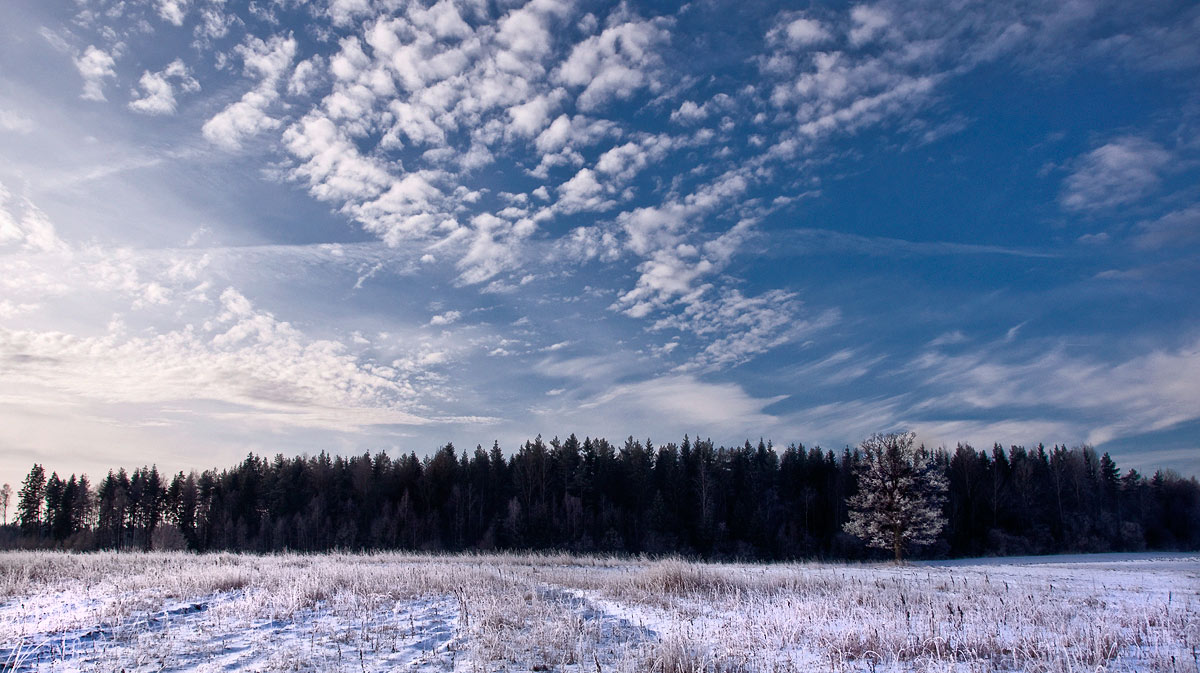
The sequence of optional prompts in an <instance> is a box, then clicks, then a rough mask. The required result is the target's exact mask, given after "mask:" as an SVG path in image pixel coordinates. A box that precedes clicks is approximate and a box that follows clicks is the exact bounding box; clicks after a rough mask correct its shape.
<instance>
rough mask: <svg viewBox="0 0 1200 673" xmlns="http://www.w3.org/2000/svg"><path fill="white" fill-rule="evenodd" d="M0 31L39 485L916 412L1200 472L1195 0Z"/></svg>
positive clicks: (183, 7) (508, 11)
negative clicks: (140, 472)
mask: <svg viewBox="0 0 1200 673" xmlns="http://www.w3.org/2000/svg"><path fill="white" fill-rule="evenodd" d="M0 26H3V28H0V31H2V33H3V34H2V36H0V156H2V157H3V159H4V160H3V162H0V186H2V188H0V366H2V367H3V369H2V370H0V371H2V372H3V375H2V376H0V417H2V418H3V419H4V422H3V423H2V424H0V448H2V449H3V451H0V478H3V479H4V480H5V481H10V482H13V483H15V482H16V481H17V480H19V479H20V477H21V475H22V474H23V473H24V472H25V471H26V470H27V469H28V466H29V465H30V464H31V463H32V462H34V461H38V462H42V463H44V464H46V465H47V467H48V468H49V469H54V470H59V471H61V472H71V471H88V472H90V473H92V474H93V475H95V474H97V473H99V472H100V471H102V470H106V469H107V468H108V467H110V466H114V465H139V464H142V463H150V462H155V463H157V464H159V466H160V467H162V468H164V469H167V470H172V471H173V470H176V469H189V468H192V467H199V468H203V467H208V466H215V465H225V464H230V463H232V462H234V461H237V460H238V459H240V458H241V457H242V456H244V455H245V453H246V452H247V451H255V452H260V453H267V454H273V453H276V452H285V453H302V452H309V453H312V452H316V451H319V450H321V449H328V450H332V451H337V452H342V453H349V452H362V451H372V452H374V451H377V450H388V451H391V452H393V453H396V452H401V451H404V452H407V451H410V450H415V451H417V452H419V453H426V452H428V451H430V450H431V449H433V448H435V447H436V446H438V445H440V444H442V443H444V442H446V441H453V442H455V444H456V445H458V446H460V447H474V446H475V445H476V444H483V445H485V446H488V445H490V444H491V442H492V441H493V440H499V441H500V442H501V445H502V446H503V447H505V448H507V449H512V448H514V447H515V445H516V443H517V442H518V441H520V440H524V439H525V438H528V437H532V436H533V435H536V434H539V433H541V434H543V435H545V436H547V437H551V436H555V435H560V436H565V435H566V434H568V433H570V432H576V433H578V434H579V435H581V436H582V435H592V436H596V435H602V436H606V437H609V438H610V439H619V438H622V437H625V436H627V435H629V434H634V435H637V436H639V437H650V438H652V439H653V440H654V441H655V442H656V443H663V442H667V441H678V440H679V439H681V438H682V436H683V435H684V433H688V434H691V435H693V436H695V435H702V436H706V437H711V438H713V439H714V440H715V441H717V442H721V443H732V442H741V441H743V440H744V439H746V438H747V437H749V438H750V439H752V440H756V439H757V438H758V437H760V436H762V437H767V438H771V439H773V440H774V441H775V442H776V444H787V443H790V442H803V443H805V444H806V445H813V444H820V445H822V446H825V447H829V448H840V447H842V446H845V445H847V444H856V443H857V442H858V441H860V440H861V439H862V438H863V437H864V436H866V435H868V434H870V433H871V432H876V431H887V430H897V429H912V430H915V431H916V432H917V433H918V435H919V437H920V438H921V439H922V440H923V441H924V442H926V443H927V444H933V445H949V446H953V445H954V444H955V443H956V442H960V441H963V442H971V443H973V444H974V445H976V446H980V447H990V446H991V445H992V444H993V443H995V442H1000V443H1002V444H1004V445H1005V446H1008V445H1010V444H1024V445H1036V444H1037V443H1038V442H1045V443H1047V444H1052V443H1067V444H1071V445H1077V444H1081V443H1085V442H1087V443H1091V444H1093V445H1095V446H1097V447H1098V448H1099V449H1100V450H1109V451H1111V452H1112V453H1113V455H1114V456H1115V457H1116V458H1117V460H1118V462H1119V463H1120V464H1121V465H1122V466H1123V467H1126V468H1128V467H1137V468H1139V469H1143V470H1144V469H1147V468H1155V467H1160V466H1161V467H1170V468H1173V469H1176V470H1179V471H1180V472H1182V473H1184V474H1197V473H1200V445H1197V437H1198V436H1200V434H1198V433H1197V430H1198V429H1200V304H1198V302H1197V300H1196V297H1195V296H1196V289H1197V288H1200V254H1198V253H1200V180H1198V179H1197V178H1198V176H1200V163H1198V161H1200V8H1197V7H1195V6H1194V5H1193V4H1192V3H1186V2H1146V3H1138V4H1137V6H1136V7H1133V6H1131V5H1129V4H1128V3H1114V2H1102V1H1093V0H1079V1H1076V2H1037V1H1031V2H1018V3H989V2H963V3H955V4H954V6H953V7H951V6H949V5H947V3H940V2H930V3H923V2H886V1H885V2H879V3H862V4H854V3H850V4H842V3H837V4H819V5H794V6H787V7H784V6H779V5H771V4H767V3H725V2H693V3H689V4H686V5H683V6H682V7H678V6H676V5H674V4H673V3H645V4H631V3H621V4H612V3H598V2H588V1H586V0H533V1H532V2H529V3H527V4H526V3H521V2H482V1H474V0H462V1H455V0H440V1H439V2H437V3H436V4H434V3H429V2H411V3H408V2H398V1H393V0H328V1H325V0H322V1H320V2H310V3H302V2H295V1H293V0H255V1H254V2H249V3H246V2H239V1H237V0H146V1H142V2H132V1H110V0H76V1H75V2H57V3H47V2H37V1H33V0H14V1H11V2H5V3H3V4H2V5H0Z"/></svg>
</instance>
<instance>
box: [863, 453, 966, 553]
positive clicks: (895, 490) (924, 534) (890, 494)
mask: <svg viewBox="0 0 1200 673" xmlns="http://www.w3.org/2000/svg"><path fill="white" fill-rule="evenodd" d="M914 439H915V434H914V433H912V432H905V433H901V434H887V435H878V434H877V435H871V436H870V437H869V438H867V439H866V441H864V442H863V443H862V445H861V449H862V461H861V462H860V463H859V466H858V469H857V477H858V493H856V494H855V495H854V496H852V497H851V498H850V499H849V505H850V520H849V521H848V522H846V527H845V530H846V532H847V533H850V534H851V535H854V536H856V537H858V538H861V539H862V540H863V541H865V542H866V543H867V546H870V547H876V548H879V549H889V550H891V551H892V553H894V554H895V555H896V563H900V562H901V560H902V559H903V556H904V551H905V549H906V548H907V547H909V546H913V545H927V544H930V543H932V542H933V541H934V540H935V539H937V535H938V533H940V532H941V531H942V526H943V525H944V520H943V518H942V512H941V506H942V502H943V500H944V498H945V493H946V479H945V477H944V476H943V475H942V474H941V471H940V470H939V468H938V466H937V465H936V464H935V463H934V461H933V454H932V452H930V451H927V450H926V449H925V447H924V446H921V447H914V446H913V440H914Z"/></svg>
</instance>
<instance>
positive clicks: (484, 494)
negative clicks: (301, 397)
mask: <svg viewBox="0 0 1200 673" xmlns="http://www.w3.org/2000/svg"><path fill="white" fill-rule="evenodd" d="M935 459H936V465H937V469H939V470H942V471H944V477H945V481H946V484H947V486H948V491H947V493H946V498H945V502H944V505H943V514H944V517H945V526H944V528H943V529H942V531H941V534H940V535H939V537H938V538H937V539H936V541H935V542H934V543H933V544H932V545H930V546H928V547H926V548H925V549H924V550H923V553H924V555H926V556H938V557H944V556H986V555H1014V554H1049V553H1059V552H1101V551H1141V550H1194V549H1200V483H1198V482H1197V480H1196V478H1195V477H1191V478H1183V477H1181V476H1179V475H1178V474H1175V473H1173V472H1169V471H1158V472H1156V473H1155V474H1154V475H1152V476H1149V477H1147V476H1144V475H1141V474H1139V473H1138V472H1137V471H1136V470H1128V471H1124V472H1123V471H1122V470H1121V469H1120V467H1119V466H1118V465H1116V464H1115V463H1114V461H1113V460H1112V459H1111V458H1110V457H1109V456H1108V454H1104V455H1102V456H1098V455H1097V454H1096V452H1095V451H1094V450H1093V449H1091V448H1090V447H1087V446H1084V447H1076V448H1067V447H1065V446H1054V447H1053V448H1049V449H1047V448H1045V447H1044V446H1041V445H1039V446H1037V447H1034V448H1032V449H1026V448H1025V447H1020V446H1013V447H1010V448H1008V449H1007V450H1005V449H1004V448H1003V447H1001V446H999V445H996V446H994V447H993V448H992V449H990V450H978V449H975V448H972V447H971V446H967V445H959V446H958V447H956V448H955V449H954V450H952V451H949V450H942V449H939V450H937V451H935ZM861 460H862V458H861V455H860V452H859V451H858V450H857V449H850V448H847V449H844V450H842V451H840V452H834V451H827V450H823V449H821V448H819V447H817V448H805V447H804V446H802V445H791V446H788V447H787V448H786V449H784V450H782V451H778V450H776V449H775V448H774V447H772V446H771V445H770V444H769V443H765V442H763V441H761V440H760V441H759V442H758V444H757V445H753V444H751V443H750V442H749V441H747V442H746V443H745V444H744V445H742V446H735V447H731V448H727V447H715V446H714V445H713V443H712V442H711V441H708V440H693V439H689V438H688V437H684V439H683V441H682V442H681V443H679V444H675V443H669V444H664V445H656V444H654V443H652V442H651V441H649V440H647V441H645V442H641V441H638V440H635V439H633V438H632V437H630V438H629V439H627V440H626V441H625V442H624V443H623V444H622V445H614V444H611V443H609V442H608V441H606V440H604V439H584V440H582V441H580V440H579V439H578V438H577V437H576V436H575V435H571V436H569V437H567V438H566V439H565V440H559V439H557V438H555V439H553V440H550V441H549V442H546V441H544V440H543V439H542V438H541V437H540V436H539V437H538V438H537V439H534V440H532V441H527V442H525V444H524V445H522V446H521V447H520V448H519V449H518V450H517V451H516V453H515V454H512V455H506V454H505V453H504V452H503V451H502V450H501V448H500V447H499V446H498V445H496V444H494V445H493V446H492V447H491V449H490V450H486V449H484V448H483V447H481V446H480V447H476V448H475V449H474V450H472V451H459V450H457V449H456V448H455V447H454V446H453V445H450V444H448V445H446V446H444V447H442V448H441V449H439V450H438V451H437V452H436V453H434V454H433V455H431V456H428V457H425V458H419V457H418V456H417V455H416V454H415V453H410V454H408V455H403V456H399V457H391V456H388V455H387V454H385V453H378V454H376V455H373V456H372V455H370V454H363V455H361V456H353V457H349V458H345V457H341V456H331V455H329V454H326V453H321V454H319V455H317V456H311V457H285V456H283V455H277V456H275V457H274V458H265V457H259V456H255V455H249V456H247V457H246V459H245V460H244V461H242V462H241V463H240V464H238V465H236V466H234V467H230V468H227V469H223V470H216V469H212V470H207V471H204V472H202V473H197V472H193V473H191V474H184V473H178V474H175V475H173V476H172V475H164V474H161V473H159V471H158V470H157V468H155V467H143V468H139V469H135V470H133V471H132V473H129V472H126V471H125V470H119V471H113V472H109V473H108V474H107V475H104V476H103V477H102V478H101V479H99V481H98V482H95V483H94V484H93V483H92V482H89V480H88V478H87V477H77V476H75V475H70V476H69V477H67V478H65V479H64V478H63V477H61V476H59V475H58V474H57V473H52V474H50V475H48V476H47V475H46V471H45V470H44V468H43V467H42V466H41V465H35V466H34V467H33V469H32V470H31V471H30V473H29V475H28V476H27V477H26V478H25V480H24V482H23V483H22V484H21V485H20V486H19V490H17V489H14V491H16V492H14V493H12V496H13V498H12V500H13V502H12V503H11V506H9V505H8V504H7V503H6V508H5V512H4V515H5V520H6V524H7V525H5V526H4V527H3V529H2V530H3V532H2V533H0V545H2V546H4V547H7V548H15V547H24V548H65V549H74V550H94V549H116V550H145V549H189V550H194V551H201V552H203V551H221V550H229V551H248V552H273V551H283V550H292V551H304V552H314V551H325V550H334V549H339V550H373V549H405V550H429V551H460V550H494V549H508V550H565V551H575V552H602V553H630V554H636V553H649V554H681V555H685V556H692V557H700V558H712V559H735V558H736V559H747V560H750V559H758V560H780V559H861V558H882V557H883V556H882V555H880V553H879V552H876V551H872V550H868V549H867V548H866V547H864V546H863V544H862V542H861V541H860V540H858V539H857V538H855V537H853V536H850V535H848V534H846V533H845V532H843V524H844V523H845V521H846V520H847V516H848V506H847V503H848V501H849V500H850V499H851V498H852V496H853V495H854V494H855V493H856V491H857V488H858V485H857V483H856V481H857V480H856V472H857V470H856V468H857V465H858V464H859V462H860V461H861Z"/></svg>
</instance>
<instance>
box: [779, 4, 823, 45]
mask: <svg viewBox="0 0 1200 673" xmlns="http://www.w3.org/2000/svg"><path fill="white" fill-rule="evenodd" d="M775 23H776V25H777V27H776V28H773V29H771V30H770V31H768V33H767V41H768V42H770V43H773V44H782V45H786V46H788V47H790V48H792V49H805V48H808V47H812V46H814V45H819V44H822V43H824V42H828V41H830V40H832V39H833V35H832V34H831V33H830V32H829V29H828V28H826V27H825V25H824V24H822V23H821V22H820V21H818V20H816V19H812V18H808V17H806V16H803V15H802V14H798V13H794V12H784V13H783V14H781V15H780V16H778V17H776V20H775Z"/></svg>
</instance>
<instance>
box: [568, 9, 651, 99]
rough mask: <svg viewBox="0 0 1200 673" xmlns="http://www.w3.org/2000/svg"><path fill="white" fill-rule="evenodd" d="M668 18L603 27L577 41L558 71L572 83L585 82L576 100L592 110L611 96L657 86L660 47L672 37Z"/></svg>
mask: <svg viewBox="0 0 1200 673" xmlns="http://www.w3.org/2000/svg"><path fill="white" fill-rule="evenodd" d="M665 26H666V22H664V21H661V20H657V21H630V22H627V23H623V24H621V25H618V26H613V27H611V28H608V29H606V30H604V32H602V33H601V34H599V35H596V36H593V37H590V38H588V39H586V40H584V41H583V42H581V43H580V44H578V45H576V46H575V48H574V49H573V50H572V51H571V55H570V56H569V57H568V58H567V61H566V62H565V63H563V64H562V66H561V67H560V68H559V71H558V78H559V79H560V80H561V81H562V82H564V83H565V84H567V85H569V86H576V87H579V86H582V87H584V89H583V92H582V93H580V94H579V97H578V99H577V100H576V102H577V104H578V105H579V107H580V109H582V110H585V111H587V110H592V109H595V108H598V107H601V106H602V105H604V104H606V103H607V102H609V101H610V100H614V99H617V100H624V99H628V98H629V97H631V96H632V95H633V94H634V92H636V91H637V90H639V89H642V88H648V89H650V90H651V91H654V90H657V89H659V88H660V87H661V85H662V83H661V82H660V81H659V79H658V75H657V74H656V72H655V71H656V70H657V68H658V67H659V65H660V64H661V57H660V56H659V54H658V52H657V49H658V48H659V47H661V46H662V45H663V44H665V43H667V42H669V41H670V37H671V34H670V32H669V31H668V30H667V29H666V27H665Z"/></svg>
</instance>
